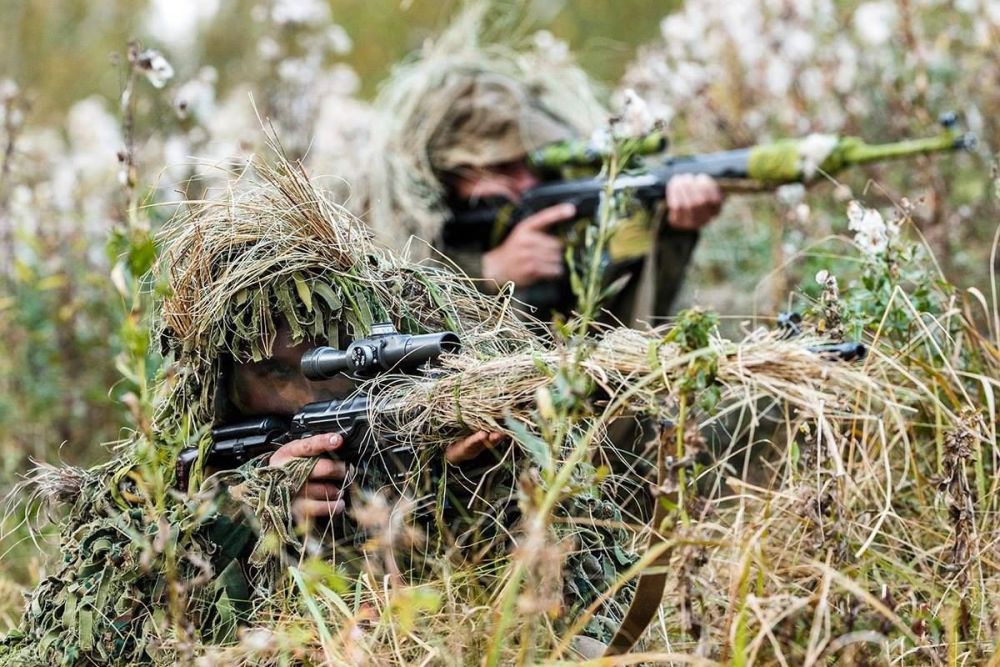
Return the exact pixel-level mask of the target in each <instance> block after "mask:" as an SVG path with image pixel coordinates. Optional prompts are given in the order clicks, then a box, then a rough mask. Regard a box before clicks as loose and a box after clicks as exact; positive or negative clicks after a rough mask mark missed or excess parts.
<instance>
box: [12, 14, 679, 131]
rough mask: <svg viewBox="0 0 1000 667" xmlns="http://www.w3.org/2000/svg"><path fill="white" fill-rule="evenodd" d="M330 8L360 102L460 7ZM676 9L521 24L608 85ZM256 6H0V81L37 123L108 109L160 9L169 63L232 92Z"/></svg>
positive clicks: (251, 53) (250, 65)
mask: <svg viewBox="0 0 1000 667" xmlns="http://www.w3.org/2000/svg"><path fill="white" fill-rule="evenodd" d="M328 4H329V7H330V10H331V16H332V18H333V20H334V21H336V22H337V23H338V24H339V25H341V26H343V28H344V29H345V30H346V32H347V34H348V35H349V36H350V38H351V40H352V42H353V49H352V50H351V52H350V53H348V54H346V55H345V56H344V58H343V62H345V63H346V64H348V65H350V66H351V67H352V68H353V69H354V70H355V71H356V72H357V73H358V76H359V77H360V79H361V84H362V85H361V91H360V94H361V96H362V97H365V98H368V97H370V96H371V95H372V94H373V93H374V91H375V89H376V86H377V84H378V82H379V81H381V80H382V78H383V77H384V76H385V75H386V74H387V73H388V71H389V68H390V67H391V66H392V64H393V63H395V62H397V61H398V60H399V59H400V58H402V57H404V56H405V55H406V54H408V53H410V52H411V51H413V50H414V49H416V48H418V47H419V46H420V44H421V42H422V41H423V40H424V39H425V38H427V37H430V36H432V35H434V34H436V32H437V31H438V30H439V29H440V28H441V26H443V25H444V24H445V23H446V22H447V20H448V17H450V16H451V15H452V14H453V13H454V11H455V9H456V8H457V7H459V6H460V3H459V2H457V0H446V1H445V2H424V1H421V0H410V1H408V2H407V1H405V0H404V1H402V2H401V1H400V0H329V2H328ZM511 4H512V5H513V4H514V3H511ZM679 4H680V3H679V1H678V0H668V1H666V2H644V1H643V0H622V1H620V2H614V3H609V2H602V1H601V0H578V1H576V2H572V3H566V2H563V1H561V0H544V1H542V2H537V3H535V4H534V5H533V6H532V8H531V9H530V11H529V14H532V15H534V16H535V17H536V18H537V20H538V22H539V23H540V24H543V25H547V26H549V28H550V29H551V30H552V32H553V33H554V34H555V35H556V36H558V37H559V38H560V39H563V40H566V41H567V42H568V43H569V45H570V46H571V48H572V49H573V51H574V52H575V53H576V54H577V56H578V58H579V60H580V62H581V64H582V65H583V66H584V68H585V69H586V70H587V71H588V72H590V73H591V74H593V75H594V76H595V78H597V80H599V81H605V82H608V83H610V84H612V85H613V84H614V83H615V82H616V81H618V79H619V78H620V77H621V75H622V73H623V72H624V70H625V67H626V65H627V64H628V62H629V61H630V60H631V59H632V57H633V56H634V55H635V47H636V46H637V45H639V44H642V43H645V42H647V41H649V40H651V39H653V38H655V37H656V36H657V35H658V34H659V22H660V19H661V18H662V17H663V16H664V14H666V13H668V12H669V11H671V9H673V8H675V7H676V6H678V5H679ZM151 5H153V6H154V8H153V9H151ZM254 5H255V3H253V2H248V1H245V0H204V2H198V1H197V0H176V1H175V2H171V1H169V0H163V1H161V2H160V3H155V2H150V0H108V1H106V2H99V3H95V2H87V1H85V0H7V1H6V2H4V3H2V4H0V22H2V25H3V26H4V28H3V30H4V40H3V45H2V46H0V76H3V77H6V78H10V79H13V80H15V81H18V82H19V83H20V84H21V85H22V86H24V87H25V88H26V89H27V90H28V91H29V92H30V95H31V97H32V99H33V102H34V104H33V113H34V114H35V118H36V120H38V121H40V122H51V121H53V120H56V119H58V118H59V117H60V116H61V114H63V113H65V111H66V110H67V109H68V108H69V107H70V106H72V104H73V103H75V102H76V101H78V100H80V99H82V98H84V97H88V96H90V95H93V94H94V93H98V94H100V95H102V96H104V97H106V98H107V99H108V100H109V101H114V100H116V99H117V98H118V93H119V92H120V88H121V77H120V74H119V73H118V72H116V71H115V70H114V69H113V68H111V67H110V66H109V61H108V56H109V54H112V53H118V52H121V51H122V49H123V45H124V44H125V43H126V42H127V41H128V40H130V39H139V40H141V41H143V42H144V43H148V44H150V45H153V46H158V47H161V48H162V47H164V46H165V45H164V44H162V39H163V34H162V32H161V29H162V28H163V26H164V24H163V23H158V21H159V19H160V18H161V17H162V13H161V11H157V10H156V9H155V7H157V6H158V7H162V12H167V11H169V12H170V13H173V14H175V15H177V16H179V17H181V18H176V19H175V20H174V21H168V23H169V24H170V28H169V30H170V31H171V33H173V34H172V35H171V37H172V39H171V41H174V40H176V42H175V44H176V45H177V47H178V48H179V49H182V50H183V51H184V52H183V53H178V52H173V50H172V49H169V48H168V49H167V51H168V56H169V57H171V58H172V61H173V60H174V59H176V61H177V62H182V63H186V64H187V65H189V66H191V67H195V66H199V65H212V66H214V67H215V68H216V69H217V70H218V71H219V90H220V91H222V92H223V93H224V91H225V90H227V88H228V87H229V86H231V85H233V84H234V83H238V82H243V81H247V80H248V74H251V73H253V71H254V69H255V65H256V63H255V62H254V61H255V60H256V59H257V52H256V41H255V40H254V39H253V38H252V37H253V36H254V34H255V33H256V32H257V29H256V28H255V26H254V21H253V17H252V10H253V7H254ZM184 33H187V37H185V34H184ZM196 35H197V39H196V38H195V37H196ZM181 74H182V75H183V74H184V73H183V72H182V73H181Z"/></svg>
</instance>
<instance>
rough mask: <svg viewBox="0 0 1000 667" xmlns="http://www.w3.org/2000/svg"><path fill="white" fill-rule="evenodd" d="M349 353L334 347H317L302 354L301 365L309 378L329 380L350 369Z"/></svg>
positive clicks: (304, 373) (303, 372)
mask: <svg viewBox="0 0 1000 667" xmlns="http://www.w3.org/2000/svg"><path fill="white" fill-rule="evenodd" d="M348 366H349V364H348V361H347V353H346V352H344V351H343V350H338V349H335V348H332V347H317V348H314V349H312V350H309V351H308V352H306V353H305V354H303V355H302V361H301V362H299V367H300V368H301V369H302V374H303V375H305V376H306V378H307V379H309V380H314V381H319V380H329V379H330V378H332V377H333V376H335V375H337V374H338V373H343V372H344V371H346V370H347V369H348Z"/></svg>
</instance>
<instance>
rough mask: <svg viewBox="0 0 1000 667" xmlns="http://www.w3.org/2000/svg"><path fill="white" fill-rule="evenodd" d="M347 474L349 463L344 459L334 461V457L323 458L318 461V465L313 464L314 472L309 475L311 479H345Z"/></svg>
mask: <svg viewBox="0 0 1000 667" xmlns="http://www.w3.org/2000/svg"><path fill="white" fill-rule="evenodd" d="M346 476H347V464H346V463H344V462H343V461H334V460H333V459H328V458H323V459H320V460H318V461H316V465H315V466H313V469H312V473H310V475H309V479H311V480H317V479H336V480H340V479H344V477H346Z"/></svg>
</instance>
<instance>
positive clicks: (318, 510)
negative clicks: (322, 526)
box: [268, 433, 347, 519]
mask: <svg viewBox="0 0 1000 667" xmlns="http://www.w3.org/2000/svg"><path fill="white" fill-rule="evenodd" d="M343 444H344V438H343V437H342V436H340V435H338V434H336V433H333V434H330V433H323V434H320V435H314V436H311V437H309V438H302V439H301V440H293V441H291V442H289V443H287V444H284V445H282V446H281V447H279V448H278V449H277V450H276V451H275V452H274V453H273V454H271V458H270V459H269V460H268V464H269V465H272V466H280V465H284V464H286V463H288V462H289V461H291V460H292V459H301V458H309V457H317V458H318V459H319V460H318V461H316V465H315V466H314V467H313V469H312V473H310V475H309V479H308V480H306V483H305V484H304V485H303V486H302V488H301V489H299V492H298V493H297V494H296V496H295V500H293V501H292V511H293V513H294V514H295V515H296V517H298V518H300V519H302V518H320V517H328V516H333V515H334V514H340V513H341V512H343V511H344V507H345V503H344V500H343V499H342V498H341V493H340V492H341V482H343V480H344V477H345V476H347V464H346V463H344V462H343V461H335V460H333V459H331V458H330V457H328V456H325V454H329V453H331V452H335V451H337V450H338V449H339V448H340V447H342V446H343Z"/></svg>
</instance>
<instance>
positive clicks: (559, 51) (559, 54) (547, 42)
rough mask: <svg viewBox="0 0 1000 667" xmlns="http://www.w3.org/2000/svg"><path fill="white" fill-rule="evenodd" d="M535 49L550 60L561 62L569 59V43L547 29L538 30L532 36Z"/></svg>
mask: <svg viewBox="0 0 1000 667" xmlns="http://www.w3.org/2000/svg"><path fill="white" fill-rule="evenodd" d="M532 42H533V43H534V46H535V50H537V51H538V53H539V54H541V55H543V56H545V59H546V60H548V61H550V62H557V63H562V62H566V61H568V60H569V45H568V44H567V43H566V42H564V41H562V40H561V39H557V38H556V36H555V35H553V34H552V33H551V32H549V31H548V30H539V31H538V32H536V33H535V35H534V37H533V38H532Z"/></svg>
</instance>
